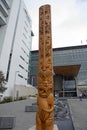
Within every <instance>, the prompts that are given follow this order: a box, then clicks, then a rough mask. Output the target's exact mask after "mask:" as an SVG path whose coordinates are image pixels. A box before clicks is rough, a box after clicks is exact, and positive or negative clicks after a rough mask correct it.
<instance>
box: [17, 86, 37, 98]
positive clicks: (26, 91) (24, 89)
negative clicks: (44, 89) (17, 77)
mask: <svg viewBox="0 0 87 130" xmlns="http://www.w3.org/2000/svg"><path fill="white" fill-rule="evenodd" d="M35 94H37V89H36V88H35V87H33V86H31V85H28V86H23V85H16V86H15V97H16V98H17V97H21V96H29V95H35Z"/></svg>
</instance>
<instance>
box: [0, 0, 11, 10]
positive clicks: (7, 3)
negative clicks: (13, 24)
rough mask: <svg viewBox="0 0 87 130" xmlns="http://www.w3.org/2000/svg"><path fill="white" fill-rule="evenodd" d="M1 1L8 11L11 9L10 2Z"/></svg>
mask: <svg viewBox="0 0 87 130" xmlns="http://www.w3.org/2000/svg"><path fill="white" fill-rule="evenodd" d="M1 1H2V2H3V4H4V5H5V6H6V8H7V9H10V4H9V2H8V0H1Z"/></svg>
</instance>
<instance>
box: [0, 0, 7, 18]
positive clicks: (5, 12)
mask: <svg viewBox="0 0 87 130" xmlns="http://www.w3.org/2000/svg"><path fill="white" fill-rule="evenodd" d="M0 12H2V14H3V15H4V16H5V17H7V16H8V11H7V9H6V7H5V5H4V4H3V3H2V1H1V0H0Z"/></svg>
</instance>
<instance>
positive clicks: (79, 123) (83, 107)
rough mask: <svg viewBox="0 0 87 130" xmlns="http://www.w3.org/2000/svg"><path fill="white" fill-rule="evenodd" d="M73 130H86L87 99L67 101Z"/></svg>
mask: <svg viewBox="0 0 87 130" xmlns="http://www.w3.org/2000/svg"><path fill="white" fill-rule="evenodd" d="M68 102H69V106H70V110H71V115H72V120H73V123H74V127H75V130H87V99H83V100H82V101H80V100H79V99H68Z"/></svg>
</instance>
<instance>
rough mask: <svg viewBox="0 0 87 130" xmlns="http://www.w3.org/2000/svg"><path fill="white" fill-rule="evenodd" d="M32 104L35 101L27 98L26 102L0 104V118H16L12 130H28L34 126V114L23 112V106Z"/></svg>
mask: <svg viewBox="0 0 87 130" xmlns="http://www.w3.org/2000/svg"><path fill="white" fill-rule="evenodd" d="M34 102H36V99H34V98H33V99H31V98H28V99H26V100H21V101H16V102H10V103H5V104H0V116H1V117H2V116H14V117H16V123H15V127H14V128H13V129H12V130H28V129H29V128H30V127H32V126H33V125H35V116H36V113H35V112H25V106H27V105H32V103H34ZM0 130H1V129H0ZM4 130H11V129H4Z"/></svg>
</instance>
